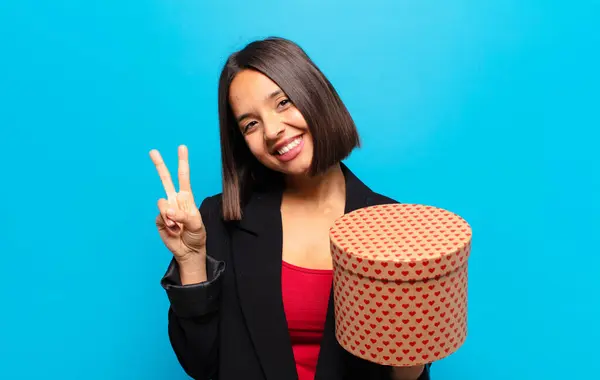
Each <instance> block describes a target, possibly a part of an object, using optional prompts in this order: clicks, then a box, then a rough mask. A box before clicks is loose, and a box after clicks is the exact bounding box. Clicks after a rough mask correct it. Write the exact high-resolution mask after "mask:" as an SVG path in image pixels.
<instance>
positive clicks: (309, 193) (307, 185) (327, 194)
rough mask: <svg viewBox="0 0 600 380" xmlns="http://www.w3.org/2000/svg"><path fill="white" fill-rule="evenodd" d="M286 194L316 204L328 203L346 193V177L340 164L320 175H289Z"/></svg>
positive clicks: (286, 181)
mask: <svg viewBox="0 0 600 380" xmlns="http://www.w3.org/2000/svg"><path fill="white" fill-rule="evenodd" d="M285 185H286V190H285V192H286V194H287V195H288V196H293V197H294V198H302V199H303V200H304V201H310V202H315V204H317V205H319V204H323V203H327V202H328V201H329V199H331V198H332V197H337V196H339V195H340V194H342V195H343V194H344V193H345V178H344V173H343V172H342V168H341V166H340V165H339V164H337V165H334V166H332V167H331V168H330V169H329V170H327V172H325V173H323V174H320V175H318V176H314V177H309V176H289V177H286V179H285Z"/></svg>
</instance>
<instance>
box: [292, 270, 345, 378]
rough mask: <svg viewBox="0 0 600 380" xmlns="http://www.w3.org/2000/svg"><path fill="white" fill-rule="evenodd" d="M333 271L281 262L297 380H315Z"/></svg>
mask: <svg viewBox="0 0 600 380" xmlns="http://www.w3.org/2000/svg"><path fill="white" fill-rule="evenodd" d="M332 281H333V271H331V270H326V269H308V268H301V267H298V266H295V265H292V264H290V263H287V262H285V261H284V262H283V268H282V276H281V284H282V292H283V306H284V310H285V314H286V318H287V322H288V329H289V332H290V338H291V340H292V349H293V351H294V357H295V359H296V370H297V371H298V380H314V378H315V371H316V367H317V359H318V357H319V349H320V345H321V338H322V337H323V327H324V325H325V317H326V315H327V306H328V304H329V293H330V291H331V285H332Z"/></svg>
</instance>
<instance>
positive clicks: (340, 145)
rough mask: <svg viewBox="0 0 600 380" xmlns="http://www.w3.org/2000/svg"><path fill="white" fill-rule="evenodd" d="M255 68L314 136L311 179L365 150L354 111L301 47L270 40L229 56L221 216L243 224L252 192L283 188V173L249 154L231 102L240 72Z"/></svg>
mask: <svg viewBox="0 0 600 380" xmlns="http://www.w3.org/2000/svg"><path fill="white" fill-rule="evenodd" d="M248 69H249V70H255V71H258V72H260V73H262V74H263V75H265V76H267V77H268V78H270V79H271V80H272V81H273V82H275V83H276V84H277V85H278V86H279V87H280V88H281V90H282V91H283V92H284V93H285V94H286V96H287V97H288V98H289V99H290V101H291V102H292V104H294V106H295V107H296V108H297V109H298V110H299V111H300V113H301V114H302V115H303V116H304V119H305V120H306V123H307V124H308V128H309V130H310V133H311V134H312V137H313V140H314V141H313V144H314V156H313V159H312V163H311V168H310V175H318V174H321V173H323V172H325V171H326V170H327V169H329V168H330V167H331V166H332V165H335V164H337V163H339V162H340V161H342V160H343V159H345V158H346V157H347V156H348V155H349V154H350V153H351V152H352V150H353V149H354V148H356V147H359V146H360V139H359V136H358V132H357V129H356V126H355V124H354V121H353V119H352V117H351V116H350V113H349V112H348V110H347V109H346V106H345V105H344V103H343V102H342V100H341V99H340V97H339V95H338V94H337V92H336V90H335V89H334V88H333V86H332V84H331V83H330V82H329V80H328V79H327V78H326V77H325V75H323V73H322V72H321V70H320V69H319V68H318V67H317V66H316V65H315V63H314V62H313V61H312V60H311V59H310V58H309V57H308V55H307V54H306V53H305V52H304V50H303V49H302V48H300V47H299V46H298V45H297V44H296V43H294V42H292V41H290V40H287V39H285V38H281V37H268V38H266V39H263V40H258V41H254V42H251V43H249V44H248V45H246V46H245V47H244V48H243V49H241V50H239V51H237V52H234V53H233V54H231V55H230V56H229V58H228V59H227V62H226V63H225V66H224V67H223V70H222V72H221V75H220V78H219V95H218V96H219V100H218V101H219V124H220V139H221V163H222V181H223V183H222V186H223V194H222V212H223V218H224V220H226V221H232V220H240V219H241V218H242V208H243V206H244V203H245V202H246V201H247V199H248V197H249V196H250V194H251V193H252V192H253V191H260V190H261V189H262V190H270V189H273V188H274V187H275V186H282V178H281V174H279V173H275V172H273V171H272V170H270V169H268V168H266V167H265V166H264V165H262V164H261V163H260V162H259V161H258V160H257V159H256V158H255V157H254V156H253V154H252V153H251V152H250V149H249V148H248V146H247V144H246V141H245V140H244V137H243V135H242V133H241V131H240V129H239V126H238V123H237V121H236V120H235V117H234V115H233V112H232V110H231V107H230V104H229V87H230V85H231V82H232V81H233V79H234V77H235V76H236V74H238V73H239V72H240V71H243V70H248Z"/></svg>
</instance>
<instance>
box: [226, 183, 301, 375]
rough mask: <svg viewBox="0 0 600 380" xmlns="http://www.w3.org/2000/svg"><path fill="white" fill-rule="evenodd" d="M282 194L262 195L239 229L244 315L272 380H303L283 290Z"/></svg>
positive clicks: (236, 262) (235, 244)
mask: <svg viewBox="0 0 600 380" xmlns="http://www.w3.org/2000/svg"><path fill="white" fill-rule="evenodd" d="M281 198H282V192H281V191H280V190H279V189H277V190H276V191H273V192H269V193H256V194H254V195H253V196H252V198H251V199H250V201H249V202H248V204H247V205H246V207H244V218H243V220H242V221H241V222H240V223H239V224H238V225H237V227H238V228H236V229H234V230H233V236H232V248H233V267H234V270H235V274H236V281H237V290H238V294H239V300H240V305H241V308H242V312H243V314H244V317H245V319H246V322H247V326H248V330H249V333H250V336H251V339H252V341H253V343H254V346H255V348H256V354H257V356H258V359H259V361H260V363H261V365H262V368H263V371H264V374H265V377H266V379H268V380H282V379H285V380H288V379H297V372H296V366H295V361H294V354H293V351H292V347H291V340H290V337H289V333H288V326H287V320H286V317H285V312H284V309H283V300H282V291H281V260H282V252H281V250H282V243H283V242H282V225H281V208H280V206H281Z"/></svg>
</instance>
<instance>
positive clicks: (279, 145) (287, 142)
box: [271, 135, 302, 154]
mask: <svg viewBox="0 0 600 380" xmlns="http://www.w3.org/2000/svg"><path fill="white" fill-rule="evenodd" d="M300 136H302V135H298V136H294V137H290V138H289V139H285V140H282V141H280V142H278V143H277V144H275V145H274V146H273V149H271V154H278V153H277V151H278V150H279V149H281V148H283V147H284V146H286V145H287V144H289V143H291V142H292V141H294V140H296V139H297V138H298V137H300Z"/></svg>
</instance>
